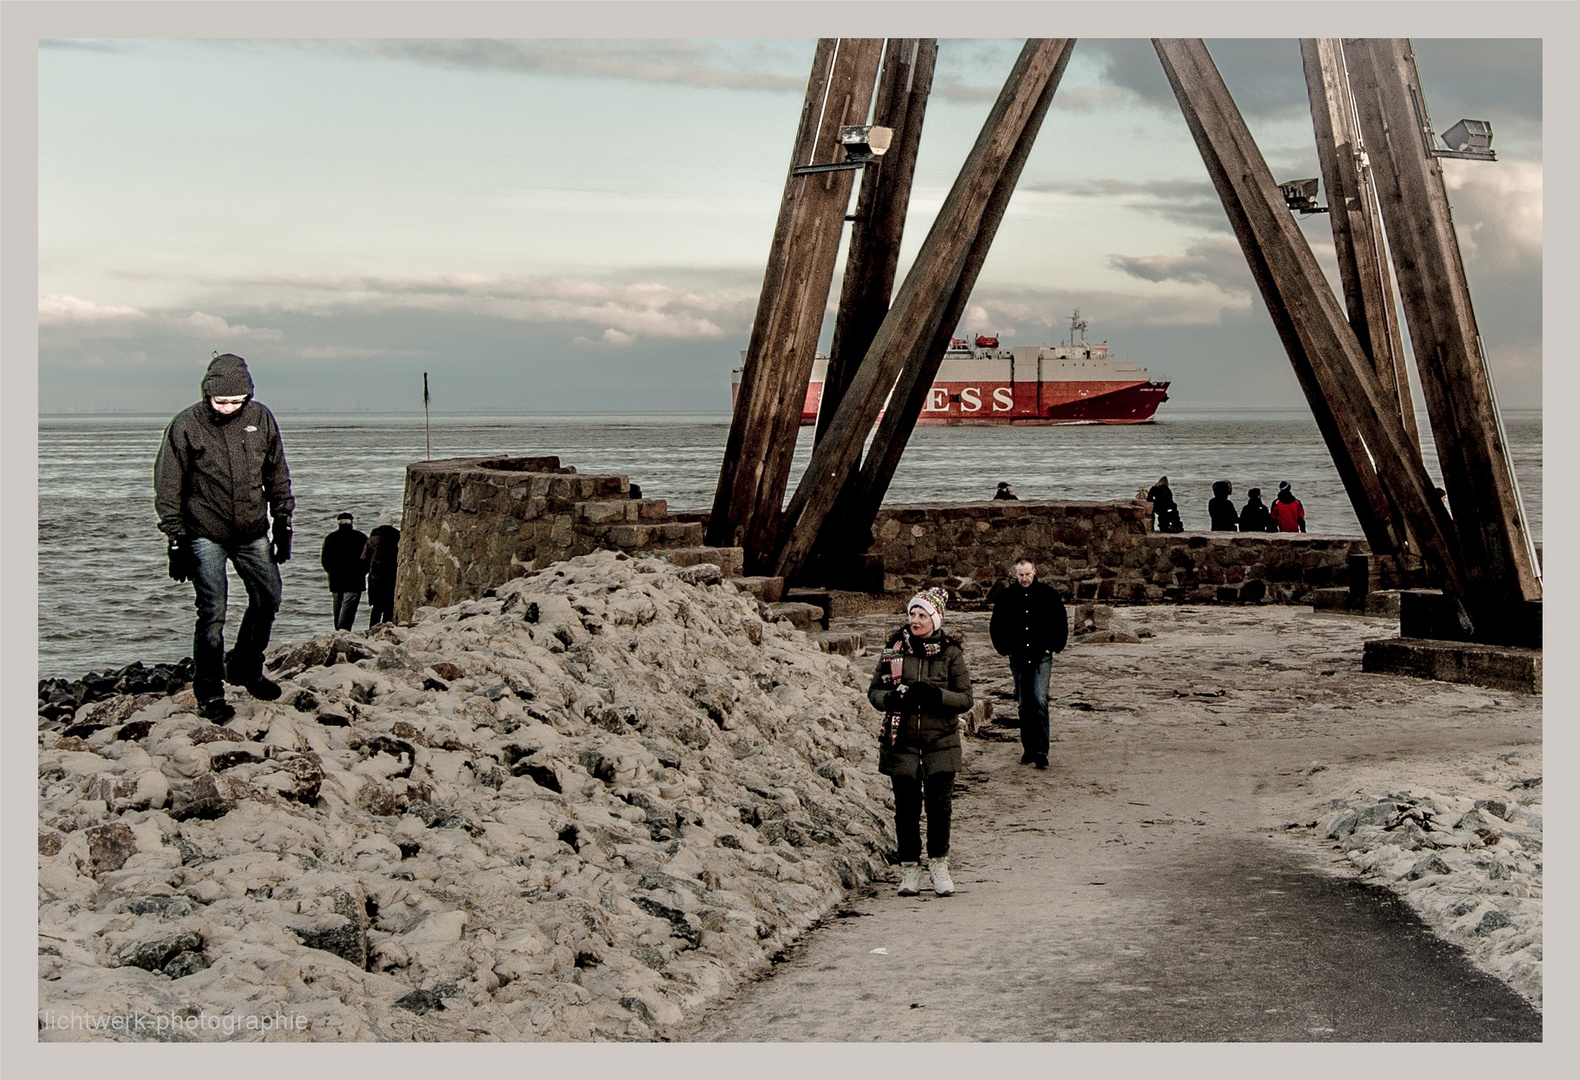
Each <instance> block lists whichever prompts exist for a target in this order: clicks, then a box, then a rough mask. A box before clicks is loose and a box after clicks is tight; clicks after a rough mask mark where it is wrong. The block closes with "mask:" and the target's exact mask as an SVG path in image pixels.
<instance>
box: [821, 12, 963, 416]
mask: <svg viewBox="0 0 1580 1080" xmlns="http://www.w3.org/2000/svg"><path fill="white" fill-rule="evenodd" d="M937 60H938V39H937V38H890V39H889V41H888V43H887V44H886V45H885V48H884V60H883V71H882V74H881V75H880V76H879V79H878V94H877V99H876V101H875V102H874V103H873V108H872V122H873V123H874V124H881V125H882V126H884V127H887V128H890V129H892V130H893V131H894V144H893V145H891V146H890V147H889V152H888V153H887V154H885V155H884V156H883V157H882V158H880V159H879V161H878V164H877V166H876V167H872V166H869V167H868V168H867V170H866V172H865V174H864V175H863V176H862V178H861V191H860V193H859V194H858V195H857V196H856V212H855V214H854V215H853V216H854V217H855V221H854V222H853V223H852V224H851V227H850V248H849V250H848V252H847V254H846V256H845V280H844V282H843V284H842V285H841V286H840V293H839V314H838V316H837V317H836V319H835V322H834V341H833V345H832V347H831V348H830V349H829V359H828V372H827V374H826V375H825V376H824V377H823V398H822V407H821V409H820V411H819V412H818V418H817V438H818V439H822V438H823V437H824V436H826V435H827V434H828V428H829V425H830V424H831V423H832V422H833V419H834V412H835V410H836V409H838V408H839V400H840V398H842V397H844V396H845V388H846V387H847V386H849V385H850V380H851V377H852V376H853V375H855V373H856V368H857V367H859V366H860V364H861V360H862V357H864V356H866V355H867V346H869V345H871V344H872V339H873V336H874V335H875V334H877V332H878V327H879V326H881V325H882V324H883V316H884V315H885V314H887V313H888V310H889V297H890V296H891V295H892V294H893V292H894V278H895V273H896V271H897V269H898V267H899V263H900V241H901V240H902V238H903V237H904V234H905V217H906V212H907V210H908V209H909V207H910V201H911V181H912V179H913V178H914V177H915V174H916V152H917V149H918V147H919V146H920V144H921V137H922V122H923V120H924V119H925V117H926V114H927V99H928V95H929V94H930V93H931V92H932V86H933V68H934V66H935V65H936V63H937Z"/></svg>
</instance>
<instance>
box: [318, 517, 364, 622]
mask: <svg viewBox="0 0 1580 1080" xmlns="http://www.w3.org/2000/svg"><path fill="white" fill-rule="evenodd" d="M335 520H336V523H337V524H338V528H336V529H335V531H334V532H332V533H330V534H329V535H328V536H326V537H324V547H323V550H322V551H321V552H319V555H318V564H319V565H320V566H322V567H323V568H324V573H326V574H328V575H329V595H330V597H331V599H332V601H333V603H334V613H335V629H336V630H350V629H351V628H352V626H353V624H354V623H355V622H356V620H357V605H358V604H360V603H361V602H362V589H363V586H364V579H365V578H366V577H367V576H368V564H367V563H366V562H365V561H364V560H363V558H362V549H363V548H364V547H365V546H366V545H367V542H368V534H367V533H365V532H363V531H362V530H361V529H358V528H356V527H355V526H354V524H353V522H354V521H355V520H356V519H355V518H353V517H352V516H351V511H349V510H346V511H344V512H342V513H341V515H340V516H339V517H338V518H336V519H335Z"/></svg>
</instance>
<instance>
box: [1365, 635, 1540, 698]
mask: <svg viewBox="0 0 1580 1080" xmlns="http://www.w3.org/2000/svg"><path fill="white" fill-rule="evenodd" d="M1361 670H1362V671H1371V672H1377V673H1380V674H1387V675H1409V676H1412V677H1414V678H1418V679H1438V680H1441V681H1443V682H1456V683H1468V684H1470V685H1472V686H1485V687H1487V688H1489V689H1493V690H1511V691H1514V692H1516V693H1521V694H1540V693H1541V692H1542V654H1541V650H1540V649H1522V648H1518V647H1516V646H1512V645H1479V644H1476V643H1474V642H1468V641H1436V640H1431V639H1428V638H1408V637H1397V638H1385V639H1383V640H1380V641H1368V642H1367V643H1366V649H1365V653H1364V655H1363V656H1362V658H1361Z"/></svg>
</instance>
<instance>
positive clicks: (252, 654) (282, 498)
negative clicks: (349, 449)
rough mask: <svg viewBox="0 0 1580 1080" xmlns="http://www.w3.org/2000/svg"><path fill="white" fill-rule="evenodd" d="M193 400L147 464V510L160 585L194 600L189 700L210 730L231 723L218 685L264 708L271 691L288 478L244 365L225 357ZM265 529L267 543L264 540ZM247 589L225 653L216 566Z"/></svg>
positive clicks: (287, 549) (275, 433)
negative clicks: (161, 539)
mask: <svg viewBox="0 0 1580 1080" xmlns="http://www.w3.org/2000/svg"><path fill="white" fill-rule="evenodd" d="M202 392H203V400H201V401H199V402H198V403H197V404H196V405H192V406H190V407H188V408H186V409H183V410H182V411H181V412H179V413H177V414H176V416H175V418H174V419H173V420H171V421H170V425H169V426H168V427H166V428H165V436H164V440H163V441H162V442H161V443H160V445H159V456H158V457H157V458H156V459H155V460H154V508H155V510H156V511H157V513H158V514H159V531H160V532H162V533H164V534H165V537H166V540H167V542H168V554H169V556H170V577H171V578H172V579H174V580H176V581H186V580H188V579H190V580H191V582H192V586H193V589H194V591H195V592H196V594H197V628H196V629H195V630H194V631H193V635H192V692H193V693H194V694H195V695H196V696H197V700H198V711H199V712H200V713H201V714H202V715H203V716H205V717H207V718H208V719H209V720H212V721H214V722H215V723H217V724H219V723H224V722H225V721H226V720H228V719H230V718H231V717H232V716H234V715H236V710H235V709H234V708H232V707H231V706H230V705H229V704H227V703H226V701H225V685H224V684H225V683H227V682H228V683H234V684H236V685H238V686H244V687H246V688H247V692H248V693H249V694H251V695H252V696H253V697H255V698H257V699H259V700H260V701H273V700H275V699H276V698H278V697H279V696H280V688H279V686H278V685H276V684H275V683H274V682H273V681H272V680H270V679H269V678H268V676H266V675H264V673H263V650H264V649H265V648H267V647H268V645H269V632H270V630H271V629H272V628H273V626H274V616H275V614H276V612H278V611H279V610H280V598H281V593H282V589H281V582H280V566H279V564H280V563H283V562H285V561H286V560H287V559H289V558H290V557H291V514H292V513H293V512H294V511H295V509H296V499H295V497H294V496H292V494H291V470H290V469H289V468H288V467H287V466H286V464H285V448H284V446H283V445H282V444H281V442H280V426H279V424H277V423H276V422H275V419H274V414H273V413H271V412H270V411H269V410H268V409H267V408H265V407H264V405H263V404H262V403H261V402H258V401H255V400H253V396H252V392H253V385H252V376H251V374H249V373H248V371H247V362H246V361H245V360H243V359H242V358H241V357H239V356H235V355H233V354H231V353H225V354H224V355H222V356H216V357H214V359H213V360H212V361H210V363H209V366H208V370H207V371H206V372H205V373H204V375H203V382H202ZM271 529H272V539H271ZM227 562H229V563H230V564H231V565H232V566H234V567H235V568H236V574H237V575H238V576H239V577H240V578H241V583H242V585H244V586H245V587H246V589H247V612H246V614H245V615H243V616H242V619H241V628H240V629H239V630H237V632H236V641H235V644H234V645H233V646H232V647H231V650H230V652H229V653H226V652H225V607H226V592H227V586H226V583H225V564H226V563H227Z"/></svg>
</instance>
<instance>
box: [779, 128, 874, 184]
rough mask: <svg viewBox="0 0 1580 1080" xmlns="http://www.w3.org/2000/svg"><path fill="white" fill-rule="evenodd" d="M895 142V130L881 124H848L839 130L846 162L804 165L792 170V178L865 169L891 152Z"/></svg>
mask: <svg viewBox="0 0 1580 1080" xmlns="http://www.w3.org/2000/svg"><path fill="white" fill-rule="evenodd" d="M893 141H894V129H893V128H886V127H883V126H881V125H879V124H846V125H844V126H843V127H841V128H840V129H839V144H840V146H842V147H844V148H845V160H844V161H836V162H831V163H829V164H827V165H802V166H799V167H797V168H794V169H791V170H790V175H792V176H809V175H811V174H813V173H826V172H848V171H851V170H855V169H864V168H866V167H867V166H868V165H870V164H871V163H872V162H874V161H876V160H877V159H878V158H881V157H882V156H883V155H884V154H886V153H888V152H889V144H890V143H892V142H893Z"/></svg>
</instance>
